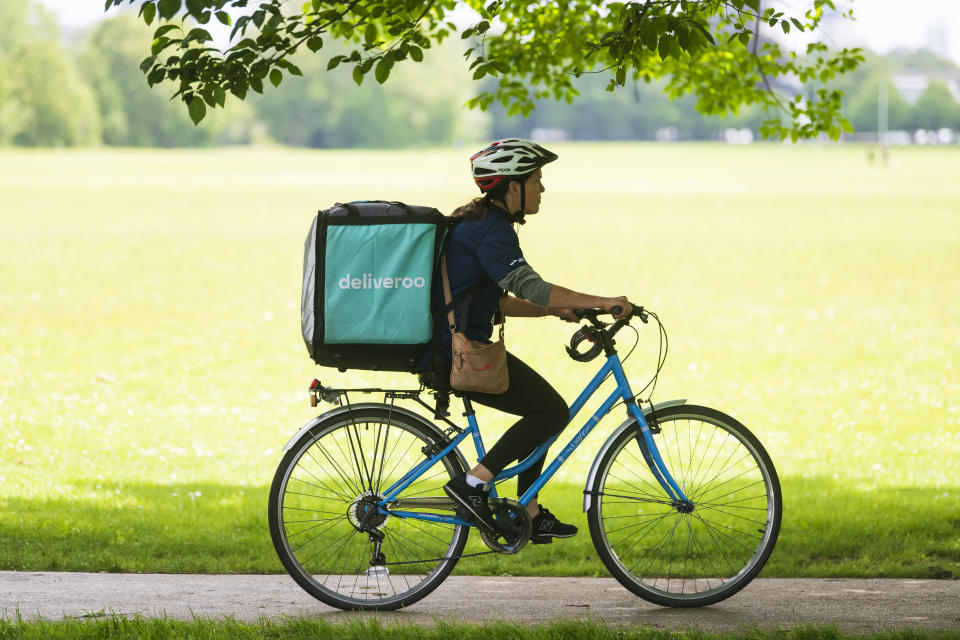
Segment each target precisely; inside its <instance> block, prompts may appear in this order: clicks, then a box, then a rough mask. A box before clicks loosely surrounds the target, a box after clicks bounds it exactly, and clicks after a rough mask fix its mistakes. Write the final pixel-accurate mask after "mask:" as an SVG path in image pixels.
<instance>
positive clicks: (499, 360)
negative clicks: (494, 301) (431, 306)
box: [440, 255, 510, 393]
mask: <svg viewBox="0 0 960 640" xmlns="http://www.w3.org/2000/svg"><path fill="white" fill-rule="evenodd" d="M440 274H441V277H442V278H443V299H444V302H445V304H447V305H449V304H450V301H451V300H452V299H453V298H452V296H451V295H450V278H449V276H448V275H447V256H446V255H443V256H441V258H440ZM447 319H448V320H449V323H450V334H451V336H450V337H451V354H452V356H453V365H452V366H451V368H450V386H451V387H453V388H454V389H457V390H458V391H479V392H481V393H503V392H504V391H506V390H507V389H508V388H509V387H510V375H509V373H508V372H507V348H506V346H504V343H503V325H504V324H505V322H504V321H503V318H502V317H501V322H500V339H499V340H498V341H497V342H494V343H492V344H486V343H484V342H477V341H475V340H471V339H469V338H468V337H467V336H466V334H464V333H462V332H460V331H457V326H456V321H455V319H454V315H453V309H451V310H450V311H449V313H447ZM461 320H462V321H463V322H464V323H466V321H467V319H466V318H461Z"/></svg>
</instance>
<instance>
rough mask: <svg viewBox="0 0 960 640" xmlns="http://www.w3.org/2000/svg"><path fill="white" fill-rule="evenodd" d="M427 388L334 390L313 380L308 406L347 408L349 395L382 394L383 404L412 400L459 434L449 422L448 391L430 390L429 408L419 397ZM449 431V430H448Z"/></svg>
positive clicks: (309, 391) (422, 386)
mask: <svg viewBox="0 0 960 640" xmlns="http://www.w3.org/2000/svg"><path fill="white" fill-rule="evenodd" d="M426 389H427V387H425V386H424V385H422V384H421V385H420V387H419V388H418V389H381V388H380V387H362V388H354V389H334V388H333V387H325V386H323V384H321V382H320V381H319V380H317V379H316V378H314V380H313V382H311V383H310V387H309V388H308V389H307V393H309V394H310V406H311V407H316V406H317V405H318V404H320V403H321V402H329V403H330V404H333V405H336V406H342V405H343V404H344V402H346V404H347V406H349V405H350V395H349V394H351V393H382V394H383V402H384V404H393V401H394V400H413V401H414V402H416V403H417V404H419V405H420V406H422V407H424V408H425V409H427V410H429V411H430V412H431V413H433V417H434V419H435V420H443V421H444V422H446V423H447V424H448V425H450V427H452V429H453V431H455V432H457V433H459V432H461V431H462V429H461V428H460V427H459V426H457V425H456V424H454V423H453V422H451V421H450V419H449V415H450V391H448V390H445V389H432V390H431V393H433V395H434V396H435V398H436V402H435V406H432V407H431V406H430V405H429V404H427V403H426V402H424V401H423V398H421V397H420V394H422V393H423V392H424V391H425V390H426ZM448 431H449V429H448Z"/></svg>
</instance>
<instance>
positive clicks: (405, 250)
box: [300, 201, 447, 371]
mask: <svg viewBox="0 0 960 640" xmlns="http://www.w3.org/2000/svg"><path fill="white" fill-rule="evenodd" d="M446 229H447V218H446V217H445V216H444V215H443V214H441V213H440V212H439V211H437V210H436V209H434V208H432V207H418V206H410V205H406V204H403V203H400V202H383V201H364V202H350V203H347V204H336V205H334V206H333V207H332V208H330V209H327V210H325V211H320V212H319V213H318V214H317V216H316V217H315V218H314V220H313V225H312V226H311V227H310V231H309V233H307V240H306V242H305V243H304V254H303V289H302V295H301V304H300V320H301V323H300V324H301V329H302V331H303V340H304V342H305V343H306V345H307V351H309V352H310V357H311V358H313V360H314V362H316V363H317V364H319V365H323V366H329V367H337V368H338V369H340V370H341V371H345V370H347V369H370V370H378V371H413V369H414V367H415V365H416V363H417V360H418V358H419V356H420V355H421V354H422V353H423V351H424V349H425V348H426V347H427V346H428V345H430V344H431V341H432V340H433V335H434V317H433V315H432V314H431V310H430V305H431V292H432V290H433V276H434V273H435V271H436V266H437V264H438V263H439V257H440V251H441V249H442V245H443V240H444V234H445V232H446Z"/></svg>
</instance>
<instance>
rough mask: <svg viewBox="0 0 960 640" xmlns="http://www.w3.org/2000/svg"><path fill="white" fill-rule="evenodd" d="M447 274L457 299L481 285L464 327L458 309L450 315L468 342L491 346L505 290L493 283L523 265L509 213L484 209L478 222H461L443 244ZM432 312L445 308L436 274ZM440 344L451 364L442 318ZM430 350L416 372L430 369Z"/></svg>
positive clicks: (439, 279)
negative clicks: (473, 287)
mask: <svg viewBox="0 0 960 640" xmlns="http://www.w3.org/2000/svg"><path fill="white" fill-rule="evenodd" d="M445 251H446V255H447V273H448V274H449V276H450V292H451V295H452V296H453V297H454V298H455V297H456V296H457V294H458V293H460V292H462V291H464V290H465V289H467V288H469V287H471V286H472V285H474V284H476V283H480V285H479V286H478V288H477V289H476V290H475V291H474V293H473V299H472V300H471V301H470V304H469V307H468V310H467V318H466V322H464V320H463V318H461V317H460V312H461V308H460V307H458V308H456V309H455V310H454V317H455V320H456V323H457V326H458V327H459V328H460V330H461V331H463V332H464V333H466V334H467V337H468V338H470V339H471V340H476V341H478V342H491V336H492V335H493V322H494V319H495V317H496V313H497V310H498V309H499V306H500V298H501V297H502V296H503V295H504V291H503V289H501V288H500V285H498V284H497V283H498V282H500V281H501V280H503V278H504V277H505V276H506V275H507V274H509V273H510V272H511V271H513V270H514V269H517V268H519V267H521V266H523V265H526V264H527V262H526V260H525V259H524V257H523V251H521V250H520V239H519V238H518V237H517V232H516V231H515V230H514V228H513V224H512V223H511V222H510V220H509V218H508V217H507V212H506V211H504V210H503V209H501V208H500V207H498V206H496V205H489V206H488V207H487V217H486V218H484V219H482V220H465V221H462V222H459V223H458V224H457V225H456V226H454V228H453V230H452V231H450V234H449V235H448V237H447V241H446V248H445ZM433 303H434V307H442V306H444V304H445V302H444V297H443V281H442V279H441V277H440V274H439V273H438V274H437V276H436V277H435V278H434V283H433ZM440 338H441V341H442V345H443V356H444V358H445V359H446V361H447V363H449V362H450V360H451V356H450V328H449V322H448V321H447V320H446V319H445V318H444V320H443V321H442V322H441V331H440ZM431 353H432V348H431V349H429V350H428V352H426V353H424V355H423V356H422V357H421V359H420V367H419V368H420V370H425V369H428V368H429V366H430V356H431Z"/></svg>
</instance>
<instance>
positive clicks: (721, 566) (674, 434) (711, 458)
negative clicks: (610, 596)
mask: <svg viewBox="0 0 960 640" xmlns="http://www.w3.org/2000/svg"><path fill="white" fill-rule="evenodd" d="M707 416H710V417H707ZM724 418H725V416H723V415H722V414H719V413H718V412H715V411H712V410H709V409H705V408H700V407H690V408H688V407H686V406H683V407H676V408H667V409H665V410H663V411H658V413H657V425H658V426H659V432H658V433H657V434H655V439H654V442H655V444H656V447H657V450H658V451H659V453H660V458H661V459H662V461H663V464H664V466H665V467H666V470H667V472H668V473H669V474H670V475H671V476H672V477H673V479H674V481H676V482H677V485H678V486H679V487H680V488H681V489H682V490H683V493H684V494H685V495H686V496H687V497H688V499H689V502H686V503H675V502H674V501H672V500H669V499H664V498H665V497H666V496H665V495H664V494H662V493H661V492H660V488H659V487H657V486H655V485H652V484H651V482H650V480H651V479H653V468H652V467H653V465H652V463H651V464H648V463H647V462H646V461H645V460H642V459H641V458H640V451H639V450H638V448H637V447H636V446H635V442H636V437H635V436H636V432H630V431H623V432H622V433H621V434H620V435H619V436H618V439H617V440H616V441H615V442H614V445H613V447H612V448H611V449H610V450H609V451H608V452H607V453H606V454H605V456H604V458H603V462H602V465H601V470H600V476H599V478H598V481H597V483H596V484H594V485H593V486H594V491H597V487H599V488H600V490H599V491H598V492H597V493H599V499H598V500H597V501H596V502H595V503H594V504H592V505H591V507H590V510H589V512H588V519H589V520H590V527H591V532H593V533H594V534H596V533H597V532H599V536H598V537H597V538H595V539H596V540H598V547H597V548H598V551H600V552H601V558H602V559H603V561H604V563H605V564H606V565H607V567H608V568H609V569H610V570H611V573H613V575H614V576H615V577H616V578H617V579H618V580H619V581H620V582H621V583H622V584H624V586H626V587H627V588H629V589H630V590H631V591H633V592H634V593H636V594H637V595H641V596H643V597H645V598H647V599H649V600H651V601H653V602H657V603H659V604H669V605H674V606H676V605H690V604H698V605H699V604H711V603H713V602H718V601H719V600H722V599H723V598H725V597H728V596H729V595H731V594H733V593H735V592H736V591H738V590H739V589H741V588H742V587H743V585H745V584H746V582H747V581H749V580H750V579H751V578H752V577H753V576H754V575H756V573H757V572H758V571H759V570H760V568H761V567H762V566H763V563H764V562H765V561H766V558H767V557H768V556H769V552H770V551H771V550H772V544H773V542H774V541H775V539H776V533H777V531H778V529H779V518H780V515H779V513H780V504H779V500H780V498H779V487H778V485H776V484H773V485H771V479H772V481H773V482H774V483H775V482H776V476H775V472H774V471H773V469H772V466H771V465H770V463H769V459H768V457H767V456H766V454H765V452H761V453H758V451H759V450H758V448H757V446H756V445H755V443H754V442H752V441H748V439H747V438H748V437H749V436H743V435H741V434H742V433H745V430H744V429H743V427H742V426H740V425H737V423H735V421H734V422H733V425H736V426H731V424H728V423H727V422H725V421H724ZM651 453H652V452H651ZM647 470H650V472H651V475H650V476H649V478H648V477H647V476H646V473H647ZM651 498H653V499H651Z"/></svg>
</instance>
